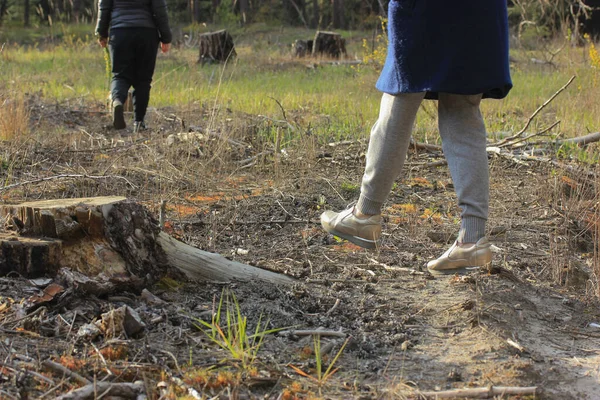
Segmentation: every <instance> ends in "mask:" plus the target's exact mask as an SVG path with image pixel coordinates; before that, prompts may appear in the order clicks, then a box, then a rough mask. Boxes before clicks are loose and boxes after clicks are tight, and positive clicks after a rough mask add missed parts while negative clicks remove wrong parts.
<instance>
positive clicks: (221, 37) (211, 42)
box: [198, 30, 236, 64]
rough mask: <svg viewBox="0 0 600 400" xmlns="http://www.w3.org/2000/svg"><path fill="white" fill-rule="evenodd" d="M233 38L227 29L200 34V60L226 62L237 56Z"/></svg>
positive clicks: (203, 62)
mask: <svg viewBox="0 0 600 400" xmlns="http://www.w3.org/2000/svg"><path fill="white" fill-rule="evenodd" d="M235 56H236V52H235V48H234V45H233V38H232V37H231V35H230V34H229V33H228V32H227V31H226V30H220V31H216V32H208V33H203V34H202V35H200V57H199V58H198V62H200V63H202V64H205V63H207V62H209V63H212V62H225V61H227V60H228V59H229V58H230V57H235Z"/></svg>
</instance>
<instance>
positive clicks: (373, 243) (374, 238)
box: [321, 207, 381, 249]
mask: <svg viewBox="0 0 600 400" xmlns="http://www.w3.org/2000/svg"><path fill="white" fill-rule="evenodd" d="M353 211H354V207H353V208H349V209H347V210H345V211H342V212H339V213H336V212H334V211H325V212H324V213H323V214H321V225H322V226H323V229H325V230H326V231H327V232H329V233H331V234H332V235H335V236H339V237H341V238H343V239H346V240H348V241H350V242H352V243H354V244H356V245H358V246H360V247H364V248H366V249H374V248H376V247H377V245H378V244H379V238H380V237H381V215H373V216H371V217H369V218H365V219H361V218H357V217H356V216H355V215H354V213H353Z"/></svg>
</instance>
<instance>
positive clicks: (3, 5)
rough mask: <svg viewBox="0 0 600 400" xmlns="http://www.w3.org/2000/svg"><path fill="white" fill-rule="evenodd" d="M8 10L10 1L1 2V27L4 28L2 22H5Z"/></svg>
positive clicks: (3, 0)
mask: <svg viewBox="0 0 600 400" xmlns="http://www.w3.org/2000/svg"><path fill="white" fill-rule="evenodd" d="M7 10H8V0H0V26H2V21H4V15H6V11H7Z"/></svg>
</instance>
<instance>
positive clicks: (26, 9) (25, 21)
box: [23, 0, 30, 26]
mask: <svg viewBox="0 0 600 400" xmlns="http://www.w3.org/2000/svg"><path fill="white" fill-rule="evenodd" d="M29 7H30V3H29V0H23V25H25V26H29Z"/></svg>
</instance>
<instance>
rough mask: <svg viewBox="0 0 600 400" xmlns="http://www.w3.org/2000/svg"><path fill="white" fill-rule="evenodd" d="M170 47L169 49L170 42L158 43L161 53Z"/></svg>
mask: <svg viewBox="0 0 600 400" xmlns="http://www.w3.org/2000/svg"><path fill="white" fill-rule="evenodd" d="M170 49H171V43H161V44H160V51H162V52H163V53H166V52H167V51H169V50H170Z"/></svg>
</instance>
